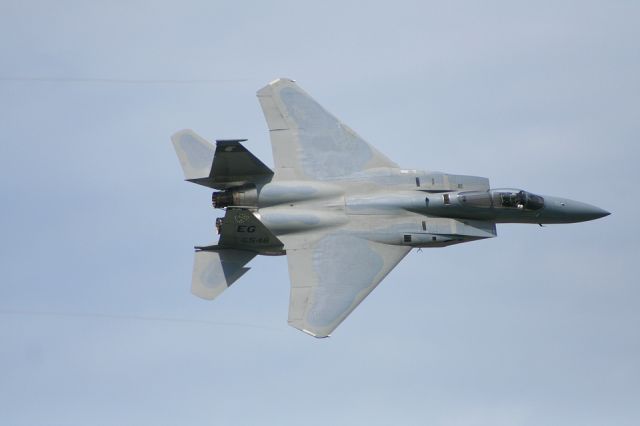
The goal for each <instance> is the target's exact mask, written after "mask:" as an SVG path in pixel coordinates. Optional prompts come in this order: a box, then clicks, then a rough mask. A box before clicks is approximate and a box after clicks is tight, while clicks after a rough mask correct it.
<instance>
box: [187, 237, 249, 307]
mask: <svg viewBox="0 0 640 426" xmlns="http://www.w3.org/2000/svg"><path fill="white" fill-rule="evenodd" d="M255 256H256V253H252V252H249V251H243V250H231V249H222V250H218V251H208V250H203V251H198V252H196V254H195V261H194V263H193V277H192V281H191V293H193V294H195V295H196V296H198V297H201V298H203V299H208V300H212V299H215V298H216V297H217V296H218V295H219V294H220V293H222V292H223V291H224V290H226V289H227V288H228V287H229V286H230V285H231V284H233V283H234V282H235V281H236V280H237V279H238V278H240V277H241V276H242V275H244V273H245V272H247V271H248V270H249V269H251V268H247V267H245V265H246V264H247V263H249V261H250V260H251V259H253V258H254V257H255Z"/></svg>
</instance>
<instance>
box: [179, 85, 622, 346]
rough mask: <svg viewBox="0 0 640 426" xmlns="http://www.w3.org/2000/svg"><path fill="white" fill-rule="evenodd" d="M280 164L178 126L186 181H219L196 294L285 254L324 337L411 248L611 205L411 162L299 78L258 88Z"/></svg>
mask: <svg viewBox="0 0 640 426" xmlns="http://www.w3.org/2000/svg"><path fill="white" fill-rule="evenodd" d="M258 99H259V101H260V105H261V106H262V110H263V113H264V116H265V119H266V121H267V125H268V127H269V133H270V138H271V146H272V150H273V159H274V168H273V169H271V168H269V167H268V166H266V165H265V164H264V163H263V162H262V161H260V160H259V159H258V158H256V157H255V156H254V155H253V154H252V153H251V152H249V151H248V150H247V149H246V148H245V147H244V146H243V144H242V143H243V142H244V141H245V140H243V139H232V140H217V141H216V144H215V145H213V144H211V143H209V142H207V141H206V140H204V139H203V138H201V137H200V136H198V135H197V134H196V133H195V132H193V131H192V130H182V131H179V132H178V133H176V134H174V135H173V136H172V142H173V145H174V147H175V150H176V153H177V155H178V158H179V160H180V164H181V166H182V169H183V172H184V176H185V179H186V180H187V181H189V182H193V183H196V184H199V185H203V186H206V187H209V188H212V189H213V190H214V192H213V195H212V204H213V207H215V208H217V209H224V210H225V215H224V217H222V218H218V219H217V220H216V228H217V230H218V234H219V240H218V242H217V243H216V244H211V245H206V246H197V247H196V253H195V262H194V267H193V276H192V287H191V290H192V292H193V294H195V295H197V296H199V297H202V298H204V299H214V298H216V297H217V296H218V295H220V294H221V293H222V292H223V291H224V290H225V289H227V288H228V287H229V286H231V284H233V283H234V282H235V281H237V280H238V279H239V278H240V277H241V276H242V275H244V273H245V272H247V271H248V270H249V268H248V267H247V266H246V265H247V264H248V263H249V262H250V261H251V259H253V258H254V257H255V256H257V255H269V256H273V255H286V256H287V260H288V265H289V275H290V281H291V293H290V303H289V320H288V321H289V324H290V325H292V326H293V327H295V328H297V329H300V330H302V331H304V332H305V333H308V334H310V335H312V336H314V337H327V336H329V334H330V333H331V332H333V330H335V328H336V327H337V326H338V325H339V324H340V323H341V322H342V321H343V320H344V319H345V318H346V317H347V316H348V315H349V314H350V313H351V312H352V311H353V310H354V309H355V308H356V307H357V306H358V304H360V302H362V300H364V298H365V297H366V296H367V295H368V294H369V293H371V291H372V290H373V289H374V288H375V287H376V286H377V285H378V284H379V283H380V282H381V281H382V280H383V279H384V278H385V276H386V275H387V274H388V273H389V272H390V271H391V270H392V269H393V268H394V267H395V266H396V265H397V264H398V263H399V262H400V261H401V260H402V259H403V258H404V256H406V255H407V253H409V251H410V250H411V249H412V248H422V247H445V246H449V245H452V244H458V243H463V242H469V241H475V240H481V239H485V238H492V237H495V236H496V235H497V233H496V224H497V223H506V222H511V223H532V224H546V223H571V222H581V221H586V220H592V219H597V218H599V217H603V216H606V215H608V214H609V213H608V212H607V211H605V210H602V209H600V208H598V207H595V206H592V205H589V204H586V203H581V202H577V201H573V200H569V199H565V198H560V197H552V196H542V195H537V194H532V193H530V192H527V191H524V190H521V189H491V188H490V186H489V180H488V179H487V178H483V177H476V176H464V175H452V174H446V173H440V172H427V171H420V170H407V169H402V168H400V167H399V166H398V165H397V164H396V163H394V162H393V161H391V160H390V159H389V158H387V157H386V156H385V155H384V154H382V153H381V152H379V151H378V150H377V149H376V148H374V147H373V146H372V145H370V144H368V143H367V142H365V141H364V140H363V139H362V138H360V137H359V136H358V135H357V134H356V133H355V132H354V131H353V130H351V129H350V128H349V127H347V126H346V125H345V124H343V123H342V122H340V121H339V120H338V119H337V118H336V117H334V116H333V115H332V114H330V113H329V112H327V111H326V110H325V109H324V108H323V107H322V106H320V105H319V104H318V103H317V102H316V101H315V100H314V99H313V98H311V97H310V96H309V95H308V94H307V93H306V92H304V91H303V90H302V89H301V88H300V87H299V86H298V85H297V84H296V83H295V82H294V81H293V80H290V79H287V78H281V79H278V80H275V81H273V82H271V83H269V84H268V85H267V86H265V87H264V88H262V89H260V90H259V91H258Z"/></svg>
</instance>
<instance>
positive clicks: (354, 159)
mask: <svg viewBox="0 0 640 426" xmlns="http://www.w3.org/2000/svg"><path fill="white" fill-rule="evenodd" d="M258 100H259V101H260V105H261V106H262V112H263V113H264V116H265V119H266V120H267V125H268V126H269V133H270V135H271V147H272V149H273V161H274V163H275V166H276V167H275V168H276V170H275V173H276V179H287V180H292V179H299V180H305V179H311V180H331V179H340V178H344V177H348V176H351V175H354V174H357V173H361V172H366V171H367V170H369V169H375V168H385V167H386V168H388V167H391V168H398V165H397V164H396V163H394V162H393V161H391V160H389V159H388V158H387V157H385V156H384V155H383V154H381V153H380V152H379V151H378V150H376V149H375V148H374V147H373V146H371V145H369V144H368V143H367V142H365V141H364V140H363V139H362V138H361V137H360V136H358V135H357V134H356V133H355V132H354V131H353V130H351V129H350V128H349V127H347V126H346V125H345V124H343V123H342V122H340V120H338V119H337V118H336V117H334V116H333V115H331V113H329V112H328V111H327V110H325V109H324V108H323V107H322V106H320V104H318V103H317V102H316V101H315V100H314V99H313V98H311V96H309V95H308V94H307V93H306V92H305V91H304V90H302V89H301V88H300V87H298V85H296V84H295V83H294V82H293V80H290V79H286V78H281V79H278V80H275V81H273V82H271V83H269V84H268V85H267V86H265V87H263V88H262V89H260V90H259V91H258Z"/></svg>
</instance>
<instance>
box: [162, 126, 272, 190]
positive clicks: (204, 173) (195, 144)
mask: <svg viewBox="0 0 640 426" xmlns="http://www.w3.org/2000/svg"><path fill="white" fill-rule="evenodd" d="M171 141H172V142H173V146H174V148H175V150H176V154H177V155H178V159H179V160H180V165H181V166H182V171H183V172H184V178H185V179H186V180H188V181H189V182H193V183H197V184H199V185H204V186H208V187H209V188H215V189H227V188H231V187H234V186H240V185H244V184H246V183H258V182H268V181H270V180H271V177H272V176H273V171H272V170H271V169H270V168H269V167H267V166H266V165H264V163H263V162H262V161H260V160H259V159H258V158H257V157H256V156H255V155H253V154H252V153H251V152H249V151H248V150H247V149H246V148H245V147H244V146H242V144H241V142H244V141H246V139H219V140H217V141H216V146H215V147H214V146H213V145H212V144H211V143H209V142H207V141H206V140H204V139H203V138H201V137H200V136H198V135H197V134H196V133H195V132H194V131H193V130H188V129H186V130H181V131H179V132H177V133H176V134H174V135H173V136H172V137H171Z"/></svg>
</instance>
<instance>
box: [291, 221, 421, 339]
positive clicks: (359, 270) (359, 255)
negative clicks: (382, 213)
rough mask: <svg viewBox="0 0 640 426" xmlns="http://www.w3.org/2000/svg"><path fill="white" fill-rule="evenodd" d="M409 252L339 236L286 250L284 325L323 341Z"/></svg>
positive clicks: (355, 237) (333, 235)
mask: <svg viewBox="0 0 640 426" xmlns="http://www.w3.org/2000/svg"><path fill="white" fill-rule="evenodd" d="M410 250H411V248H410V247H406V246H392V245H387V244H381V243H376V242H372V241H368V240H365V239H362V238H359V237H357V236H354V235H349V234H339V233H336V234H328V235H326V236H324V237H323V238H321V239H320V240H318V241H317V242H315V243H313V244H312V245H311V246H310V247H308V248H302V249H294V250H287V259H288V262H289V275H290V278H291V295H290V301H289V325H291V326H293V327H295V328H297V329H299V330H302V331H304V332H306V333H308V334H311V335H312V336H314V337H328V336H329V334H330V333H331V332H332V331H333V330H334V329H335V328H336V327H337V326H338V325H339V324H340V323H341V322H342V321H343V320H344V319H345V318H346V317H347V316H348V315H349V314H350V313H351V312H352V311H353V310H354V309H355V308H356V307H357V306H358V305H359V304H360V302H362V301H363V300H364V298H365V297H367V295H369V293H371V291H373V289H374V288H375V287H376V286H377V285H378V284H379V283H380V281H382V280H383V279H384V277H385V276H387V274H388V273H389V272H391V270H392V269H393V268H394V267H395V266H396V265H397V264H398V263H399V262H400V261H401V260H402V258H404V256H405V255H406V254H407V253H408V252H409V251H410Z"/></svg>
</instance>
